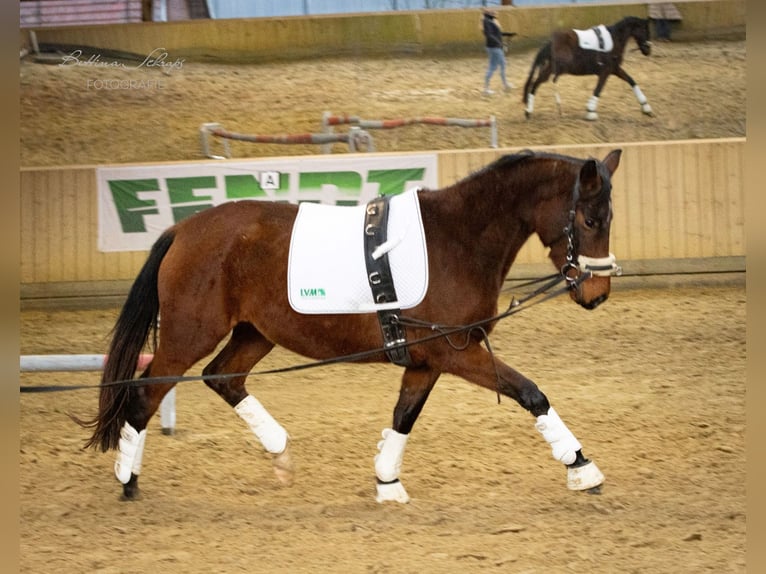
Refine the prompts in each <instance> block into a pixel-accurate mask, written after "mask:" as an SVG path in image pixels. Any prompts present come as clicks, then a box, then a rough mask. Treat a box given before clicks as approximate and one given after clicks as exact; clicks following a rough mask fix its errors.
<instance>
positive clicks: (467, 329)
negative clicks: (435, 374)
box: [20, 273, 589, 400]
mask: <svg viewBox="0 0 766 574" xmlns="http://www.w3.org/2000/svg"><path fill="white" fill-rule="evenodd" d="M588 276H589V275H588V274H587V273H586V274H583V275H581V276H580V277H579V278H577V279H575V280H573V283H576V284H579V283H581V282H583V281H585V280H586V279H587V278H588ZM564 279H565V278H564V277H563V276H562V275H560V274H555V275H549V276H547V277H543V278H541V279H536V280H534V281H531V282H529V283H528V284H534V283H539V282H541V281H546V283H545V284H544V285H543V286H542V287H540V288H538V289H536V290H535V291H534V292H532V293H531V294H529V295H527V296H525V297H524V298H522V299H518V300H517V299H516V298H515V297H514V298H513V299H512V300H511V303H510V305H509V306H508V309H506V310H505V311H504V312H502V313H499V314H498V315H495V316H494V317H490V318H488V319H482V320H480V321H476V322H474V323H470V324H468V325H460V326H445V325H437V324H435V323H429V322H428V321H420V320H417V319H408V318H406V317H400V318H399V321H401V323H402V325H403V326H405V325H406V326H410V327H413V328H420V329H428V330H430V331H434V332H433V333H432V334H430V335H426V336H424V337H421V338H418V339H413V340H410V341H407V342H401V343H397V344H396V345H394V346H387V347H381V348H376V349H370V350H368V351H360V352H358V353H351V354H348V355H341V356H338V357H332V358H330V359H322V360H320V361H313V362H310V363H302V364H298V365H291V366H288V367H279V368H276V369H267V370H262V371H248V372H243V373H222V374H219V375H204V376H203V375H183V376H180V377H179V376H164V377H144V378H138V379H125V380H121V381H111V382H109V383H99V384H97V385H45V386H34V387H29V386H26V387H21V388H20V392H22V393H50V392H58V391H76V390H82V389H97V388H101V387H111V386H117V385H129V386H131V387H139V386H144V385H151V384H162V383H184V382H190V381H200V380H209V381H215V380H223V379H231V378H236V377H250V376H258V375H273V374H278V373H287V372H291V371H302V370H305V369H311V368H314V367H322V366H326V365H334V364H337V363H354V362H358V361H361V360H363V359H367V358H370V357H373V356H375V355H379V354H381V353H385V352H386V351H387V350H388V351H390V350H391V349H392V348H405V347H406V348H409V347H411V346H413V345H419V344H422V343H427V342H430V341H434V340H436V339H440V338H445V339H447V341H448V342H449V337H450V336H451V335H456V334H458V333H468V334H470V333H471V332H472V331H474V330H477V329H478V330H480V331H481V332H482V333H483V338H484V341H485V344H486V345H487V346H488V348H489V339H488V335H487V333H486V331H485V330H484V326H485V325H487V324H489V323H494V322H496V321H499V320H501V319H504V318H506V317H509V316H511V315H514V314H516V313H518V312H519V311H521V310H522V309H523V308H522V305H523V304H524V303H526V302H528V301H530V300H531V299H533V298H535V297H538V296H540V295H542V294H543V293H545V291H548V290H549V289H551V288H552V287H554V286H555V285H557V284H558V283H560V282H561V281H563V280H564ZM573 283H569V284H568V285H565V286H563V287H561V288H560V289H558V290H556V291H554V292H552V293H548V294H547V295H546V296H545V297H544V298H542V299H540V300H539V301H536V302H535V303H533V304H537V303H542V302H543V301H546V300H548V299H551V298H553V297H557V296H558V295H561V294H562V293H565V292H566V291H568V290H569V289H570V288H571V285H572V284H573ZM533 304H530V305H527V308H528V307H531V306H532V305H533ZM449 344H450V345H452V346H453V347H454V345H453V344H452V342H449ZM455 348H457V347H455ZM490 352H491V349H490ZM498 400H499V397H498Z"/></svg>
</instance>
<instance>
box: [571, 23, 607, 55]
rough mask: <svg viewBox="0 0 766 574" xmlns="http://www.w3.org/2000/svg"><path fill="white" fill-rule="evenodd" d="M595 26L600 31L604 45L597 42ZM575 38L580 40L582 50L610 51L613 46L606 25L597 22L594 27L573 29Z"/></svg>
mask: <svg viewBox="0 0 766 574" xmlns="http://www.w3.org/2000/svg"><path fill="white" fill-rule="evenodd" d="M596 28H598V29H599V31H600V32H601V39H602V40H603V43H604V45H603V46H602V45H601V44H600V43H599V38H598V35H597V34H596ZM575 33H576V34H577V38H578V39H579V41H580V48H582V49H583V50H596V51H597V52H611V51H612V48H614V41H613V40H612V35H611V34H610V33H609V30H607V28H606V26H604V25H603V24H599V25H598V26H596V27H595V28H589V29H588V30H575Z"/></svg>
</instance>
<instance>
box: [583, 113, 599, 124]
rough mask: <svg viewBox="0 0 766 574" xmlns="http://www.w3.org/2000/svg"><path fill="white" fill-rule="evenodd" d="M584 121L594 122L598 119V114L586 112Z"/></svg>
mask: <svg viewBox="0 0 766 574" xmlns="http://www.w3.org/2000/svg"><path fill="white" fill-rule="evenodd" d="M585 119H586V120H588V121H589V122H595V121H596V120H597V119H598V114H597V113H596V112H588V113H587V114H585Z"/></svg>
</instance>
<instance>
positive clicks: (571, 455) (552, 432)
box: [535, 407, 582, 464]
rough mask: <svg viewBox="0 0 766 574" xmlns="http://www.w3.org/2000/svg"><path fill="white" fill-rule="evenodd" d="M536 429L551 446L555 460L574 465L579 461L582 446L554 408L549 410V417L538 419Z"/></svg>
mask: <svg viewBox="0 0 766 574" xmlns="http://www.w3.org/2000/svg"><path fill="white" fill-rule="evenodd" d="M535 428H536V429H537V430H538V431H540V434H542V435H543V438H544V439H545V440H546V441H548V444H550V445H551V449H552V451H553V458H555V459H556V460H558V461H560V462H563V463H564V464H572V463H573V462H574V461H575V460H576V459H577V451H578V450H580V449H582V445H581V444H580V441H578V440H577V439H576V438H575V436H574V435H573V434H572V431H570V430H569V429H568V428H567V425H565V424H564V421H562V420H561V418H560V417H559V415H558V413H557V412H556V411H555V409H554V408H553V407H550V408H549V409H548V414H547V415H540V416H539V417H537V423H536V424H535Z"/></svg>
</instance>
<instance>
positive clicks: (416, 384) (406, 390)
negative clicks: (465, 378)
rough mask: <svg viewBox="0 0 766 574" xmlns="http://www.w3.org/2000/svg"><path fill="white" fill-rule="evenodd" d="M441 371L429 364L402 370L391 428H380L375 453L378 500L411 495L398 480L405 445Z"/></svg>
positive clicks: (404, 499) (398, 499) (385, 500)
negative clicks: (379, 439) (376, 452)
mask: <svg viewBox="0 0 766 574" xmlns="http://www.w3.org/2000/svg"><path fill="white" fill-rule="evenodd" d="M440 374H441V373H440V372H439V371H436V370H434V369H431V368H429V367H409V368H407V369H405V371H404V375H403V376H402V385H401V388H400V389H399V400H398V401H397V402H396V407H395V408H394V421H393V428H386V429H383V433H382V436H383V440H381V441H380V442H379V443H378V450H379V451H380V452H379V453H378V454H377V455H376V456H375V474H376V477H377V497H376V500H377V501H378V502H387V501H394V502H408V501H409V499H410V498H409V495H408V494H407V491H406V490H405V489H404V486H402V483H401V482H400V480H399V472H400V470H401V466H402V459H403V457H404V447H405V446H406V444H407V438H408V437H409V433H410V431H411V430H412V427H413V425H414V424H415V421H416V420H417V418H418V415H419V414H420V411H421V410H423V405H424V404H425V403H426V399H428V395H429V394H430V393H431V389H433V387H434V384H435V383H436V380H437V379H438V378H439V375H440Z"/></svg>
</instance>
